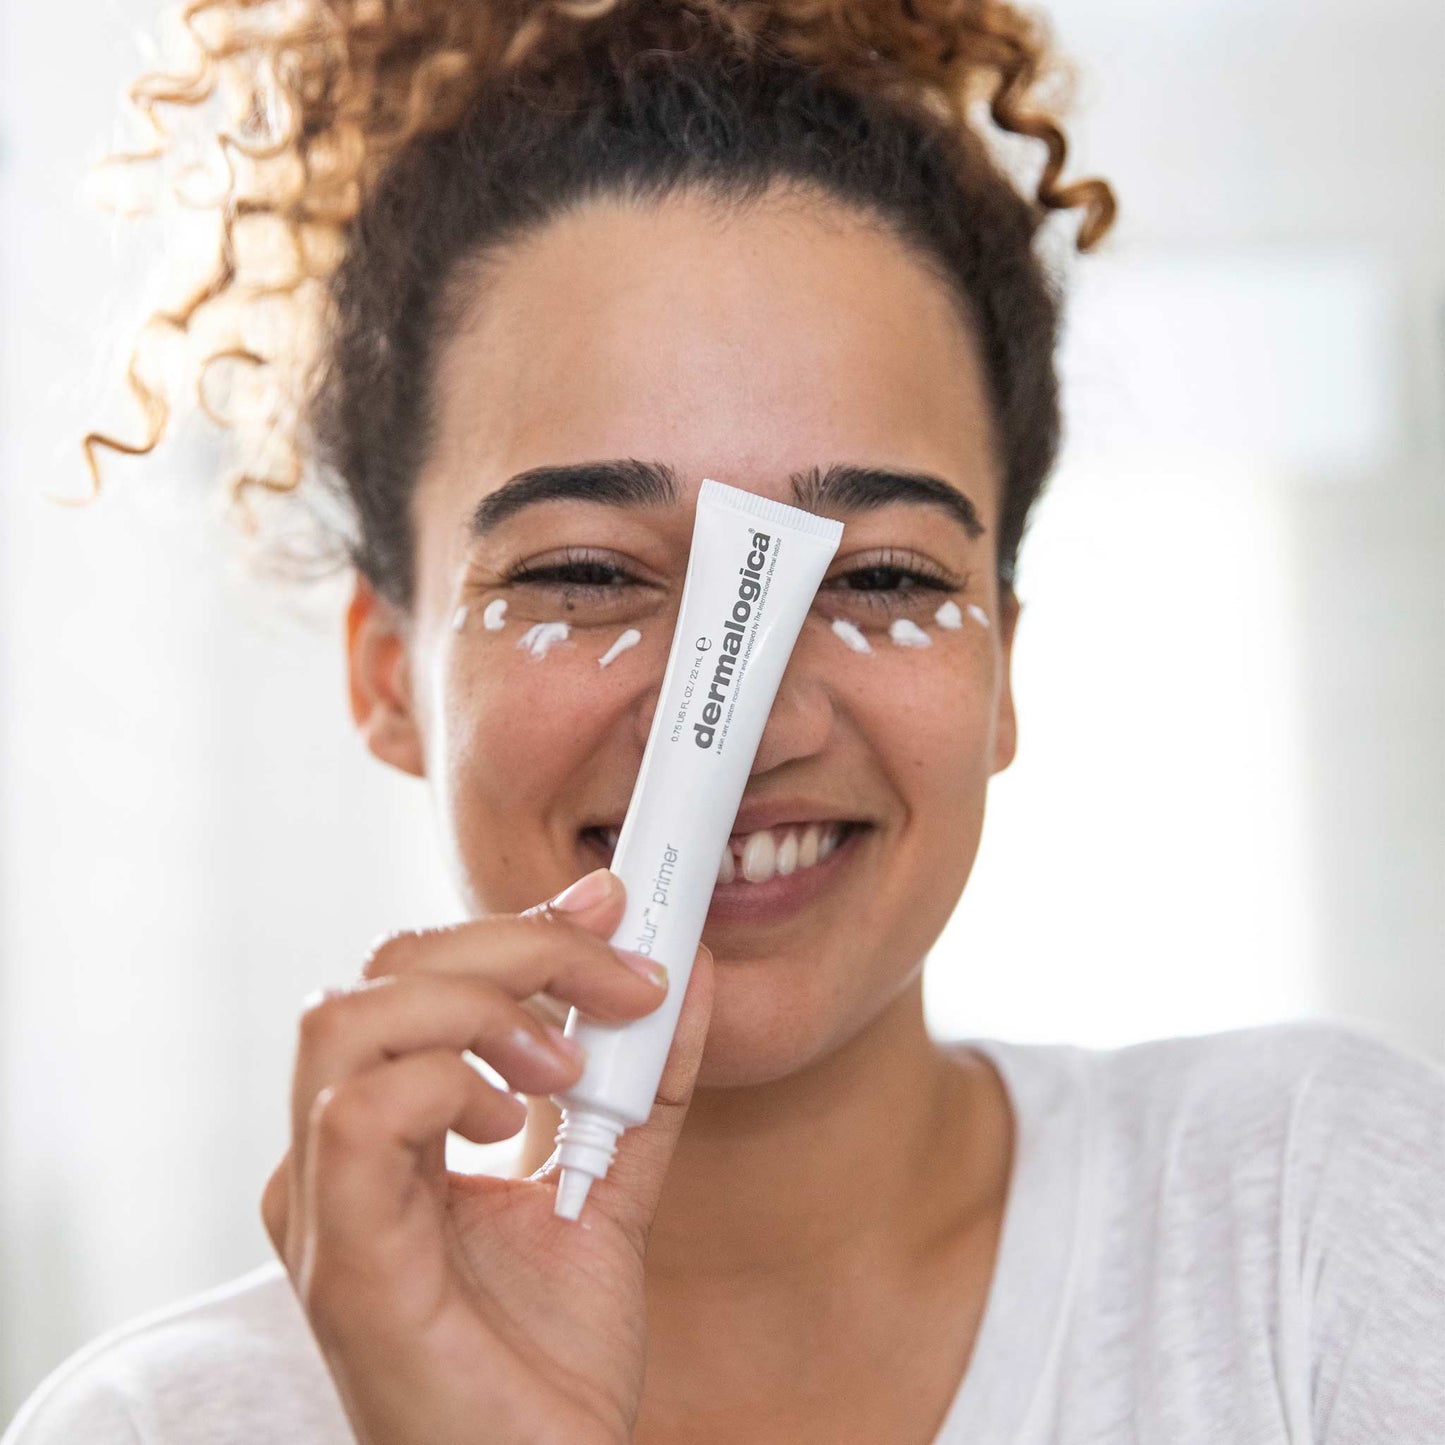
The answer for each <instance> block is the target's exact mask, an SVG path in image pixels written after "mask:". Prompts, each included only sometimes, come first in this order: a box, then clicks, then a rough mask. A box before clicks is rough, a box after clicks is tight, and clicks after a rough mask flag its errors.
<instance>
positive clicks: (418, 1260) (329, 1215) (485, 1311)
mask: <svg viewBox="0 0 1445 1445" xmlns="http://www.w3.org/2000/svg"><path fill="white" fill-rule="evenodd" d="M585 881H590V883H591V886H592V888H593V889H594V890H597V892H596V896H594V897H591V898H590V899H587V901H586V903H585V906H584V907H582V908H581V909H580V910H575V911H573V910H569V908H568V903H569V899H568V895H567V894H566V893H564V894H560V895H559V896H558V897H557V898H556V899H554V900H552V901H551V902H550V903H547V904H544V905H541V906H540V907H539V908H536V909H530V910H528V911H527V912H526V913H522V914H515V915H510V914H509V915H499V916H495V917H489V918H483V919H478V920H475V921H471V922H467V923H463V924H458V925H456V926H454V927H450V928H444V929H435V930H429V931H425V932H416V933H400V934H397V935H395V936H394V937H391V938H388V939H387V940H386V941H385V942H383V943H382V944H381V945H380V946H379V947H377V948H376V949H375V950H374V951H373V953H372V955H371V957H370V959H369V960H368V961H367V964H366V966H365V969H364V971H363V981H362V982H360V983H358V984H357V985H356V986H355V987H354V988H350V989H344V990H335V991H332V992H330V993H328V994H326V995H325V996H324V997H323V998H321V999H320V1001H318V1002H315V1003H313V1004H311V1005H310V1006H308V1007H307V1009H306V1010H305V1013H304V1014H303V1016H302V1018H301V1026H300V1043H299V1048H298V1051H297V1056H296V1070H295V1079H294V1084H293V1090H292V1119H291V1144H290V1147H289V1149H288V1150H287V1152H286V1154H285V1156H284V1157H283V1158H282V1160H281V1163H280V1165H279V1166H278V1167H277V1169H276V1171H275V1173H274V1174H272V1176H271V1178H270V1180H269V1181H268V1183H267V1185H266V1190H265V1194H264V1196H263V1199H262V1206H261V1212H262V1217H263V1219H264V1220H265V1224H266V1231H267V1233H268V1234H269V1235H270V1237H271V1242H272V1244H273V1245H274V1246H275V1248H276V1252H277V1253H278V1254H279V1255H280V1257H281V1259H282V1261H283V1263H284V1264H285V1266H286V1269H287V1271H288V1273H289V1274H290V1276H291V1280H292V1283H293V1286H294V1288H295V1291H296V1295H297V1298H298V1300H299V1301H300V1303H301V1307H302V1309H303V1310H304V1311H305V1312H306V1315H307V1318H308V1320H309V1321H310V1324H311V1329H312V1332H313V1333H314V1334H315V1336H316V1340H317V1343H318V1345H319V1346H320V1349H321V1351H322V1354H323V1355H324V1357H325V1359H326V1362H327V1365H328V1367H329V1369H330V1371H331V1374H332V1376H333V1378H334V1379H335V1381H336V1384H337V1389H338V1392H339V1394H340V1396H341V1400H342V1403H343V1405H344V1406H345V1409H346V1412H347V1415H348V1416H349V1418H350V1420H351V1424H352V1428H353V1429H354V1431H355V1433H356V1436H357V1439H358V1440H359V1441H360V1442H361V1445H416V1442H418V1441H426V1442H427V1445H452V1442H456V1445H462V1442H466V1445H477V1442H479V1441H488V1442H492V1441H495V1442H522V1441H526V1442H528V1445H540V1442H556V1445H623V1442H626V1441H628V1440H630V1439H631V1433H632V1428H633V1423H634V1421H635V1420H636V1417H637V1412H638V1408H639V1404H640V1401H641V1396H642V1381H643V1373H644V1368H645V1364H646V1317H645V1298H644V1278H643V1262H644V1258H645V1256H646V1251H647V1239H648V1233H649V1231H650V1229H651V1225H652V1218H653V1215H654V1213H655V1212H656V1209H657V1202H658V1199H659V1197H660V1195H661V1191H662V1181H663V1176H664V1175H665V1173H666V1171H667V1166H668V1162H669V1160H670V1159H671V1157H672V1151H673V1147H674V1145H675V1143H676V1141H677V1136H678V1133H679V1131H680V1130H681V1128H682V1122H683V1118H684V1116H685V1114H686V1112H687V1106H688V1101H689V1099H690V1098H691V1095H692V1088H693V1083H694V1081H695V1079H696V1077H697V1070H698V1064H699V1062H700V1060H701V1058H702V1049H703V1043H704V1040H705V1039H706V1036H707V1026H708V1018H709V1015H710V1012H711V1008H712V981H713V980H712V956H711V954H710V953H709V952H708V950H707V949H706V948H699V950H698V957H697V959H696V961H695V963H694V966H693V972H692V977H691V980H690V983H689V987H688V990H687V994H686V997H685V999H684V1003H683V1008H682V1013H681V1017H680V1019H679V1021H678V1026H677V1032H676V1035H675V1037H674V1040H673V1046H672V1051H671V1053H670V1054H669V1056H668V1060H667V1065H666V1068H665V1069H664V1072H663V1076H662V1082H661V1084H660V1086H659V1089H658V1096H657V1102H656V1104H655V1105H654V1107H653V1111H652V1117H651V1118H650V1119H649V1120H648V1122H647V1123H646V1124H644V1125H641V1126H639V1127H638V1128H635V1129H628V1130H626V1131H625V1133H624V1134H623V1135H622V1138H621V1139H620V1140H619V1143H618V1150H617V1155H616V1157H615V1158H614V1159H613V1162H612V1166H611V1168H610V1170H609V1171H608V1174H607V1177H606V1178H605V1179H601V1180H597V1181H595V1182H594V1183H593V1185H592V1189H591V1192H590V1193H589V1194H588V1196H587V1202H586V1204H585V1205H584V1207H583V1211H582V1217H581V1219H580V1220H579V1221H577V1222H576V1223H573V1222H571V1221H568V1220H565V1219H560V1218H558V1217H557V1216H555V1215H554V1214H553V1212H552V1209H553V1202H554V1198H555V1192H556V1184H557V1179H558V1177H559V1175H560V1170H559V1169H558V1167H557V1166H556V1164H555V1162H554V1161H552V1160H549V1161H548V1163H547V1164H546V1165H544V1166H543V1168H541V1169H540V1170H538V1171H537V1173H536V1174H534V1175H532V1176H531V1177H530V1178H527V1179H505V1178H497V1177H493V1176H490V1175H465V1174H455V1173H451V1172H449V1171H448V1170H447V1168H446V1134H447V1130H448V1129H455V1130H456V1131H457V1133H459V1134H462V1135H464V1136H465V1137H466V1138H468V1139H472V1140H475V1141H476V1142H478V1143H491V1142H495V1141H497V1140H500V1139H507V1138H510V1137H512V1136H513V1135H515V1134H516V1133H517V1131H518V1130H519V1129H520V1128H521V1127H522V1125H523V1123H524V1122H525V1118H526V1106H525V1104H523V1103H522V1102H521V1101H519V1100H518V1099H516V1098H514V1097H512V1096H511V1095H508V1094H507V1093H505V1092H503V1091H502V1090H500V1089H498V1088H495V1087H494V1086H493V1085H492V1084H490V1083H489V1082H488V1081H487V1080H486V1079H484V1078H483V1077H482V1076H481V1075H480V1074H479V1073H478V1072H477V1070H476V1069H475V1068H473V1067H472V1066H471V1065H470V1064H469V1063H468V1062H467V1061H466V1060H465V1059H464V1058H463V1057H462V1050H463V1049H470V1050H471V1051H472V1053H474V1054H475V1055H476V1056H477V1057H478V1058H481V1059H484V1060H486V1062H487V1063H488V1064H489V1065H491V1067H493V1068H494V1069H495V1070H496V1071H497V1072H498V1073H499V1074H500V1075H501V1076H502V1077H503V1078H504V1079H505V1080H506V1081H507V1083H508V1084H509V1085H511V1086H512V1087H513V1088H514V1089H517V1090H519V1091H523V1092H525V1093H529V1094H553V1093H561V1092H563V1091H564V1090H565V1089H567V1088H568V1087H569V1086H570V1085H571V1084H573V1083H575V1082H576V1080H577V1079H578V1078H579V1077H580V1076H581V1073H582V1064H581V1061H580V1059H577V1058H570V1057H567V1056H566V1055H557V1054H555V1053H554V1052H553V1051H552V1048H551V1045H550V1042H549V1038H548V1033H547V1030H546V1027H545V1025H544V1024H543V1023H542V1022H541V1021H540V1019H539V1018H538V1017H536V1016H535V1015H534V1014H533V1012H531V1011H530V1010H529V1008H528V1007H526V1006H524V1003H523V1001H524V1000H528V999H529V998H531V997H532V996H533V995H536V994H538V993H539V992H542V993H545V994H546V995H548V996H550V997H551V998H552V999H556V1000H559V1001H561V1002H563V1003H565V1004H575V1005H576V1006H577V1007H578V1008H579V1009H581V1010H582V1011H583V1012H584V1013H586V1014H587V1015H588V1016H589V1017H591V1018H594V1019H599V1020H603V1021H607V1022H625V1021H627V1020H630V1019H634V1018H639V1017H641V1016H642V1015H644V1014H646V1013H649V1012H650V1011H651V1010H652V1009H654V1008H656V1007H657V1005H658V1004H659V1003H661V1001H662V999H663V998H664V997H665V990H664V989H663V988H660V987H658V986H657V985H656V984H653V983H650V982H648V981H647V979H645V978H644V977H643V976H642V975H641V974H639V973H637V972H634V971H633V970H632V969H631V968H630V967H628V966H626V965H625V964H624V963H623V962H622V961H621V958H620V956H619V953H618V951H617V950H614V949H613V948H612V947H611V946H610V945H609V944H608V943H607V942H606V940H607V938H608V937H609V936H610V935H611V933H612V932H613V930H614V929H615V928H616V927H617V925H618V923H619V922H620V921H621V917H622V908H623V885H622V882H621V880H620V879H618V878H617V877H616V876H615V875H614V874H612V873H609V872H607V871H606V870H598V873H597V874H592V875H589V879H588V880H585ZM574 887H576V888H577V891H576V892H575V893H573V894H572V898H573V899H575V898H577V897H578V895H579V894H583V893H584V890H583V889H582V888H581V887H580V886H577V885H574ZM570 891H571V890H569V892H570Z"/></svg>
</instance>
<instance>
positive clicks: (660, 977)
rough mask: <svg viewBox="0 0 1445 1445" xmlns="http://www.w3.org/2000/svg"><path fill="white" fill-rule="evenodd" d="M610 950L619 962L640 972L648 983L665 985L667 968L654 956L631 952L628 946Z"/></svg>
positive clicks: (664, 986) (635, 971) (634, 971)
mask: <svg viewBox="0 0 1445 1445" xmlns="http://www.w3.org/2000/svg"><path fill="white" fill-rule="evenodd" d="M612 951H613V953H615V954H616V955H617V959H618V962H619V963H625V964H626V965H627V966H628V968H630V969H631V970H632V971H633V973H640V974H641V975H642V976H643V978H645V979H646V980H647V981H648V983H655V984H656V985H657V986H658V988H666V987H667V969H666V968H665V967H664V966H663V965H662V964H660V963H659V962H658V961H657V960H656V959H655V958H649V957H648V956H647V955H646V954H645V953H633V952H632V950H631V949H630V948H614V949H613V950H612Z"/></svg>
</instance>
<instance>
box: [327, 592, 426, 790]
mask: <svg viewBox="0 0 1445 1445" xmlns="http://www.w3.org/2000/svg"><path fill="white" fill-rule="evenodd" d="M346 663H347V685H348V689H349V692H350V698H351V716H352V718H353V719H354V720H355V722H356V727H357V730H358V731H359V732H360V733H361V738H362V741H363V742H364V743H365V744H366V746H367V748H368V749H369V750H370V751H371V752H372V754H373V755H374V756H376V757H378V758H380V759H381V761H382V762H384V763H390V764H391V765H392V767H394V768H400V769H401V770H402V772H404V773H410V774H412V776H413V777H418V778H422V777H425V776H426V753H425V749H424V747H423V745H422V726H421V721H420V719H419V718H418V717H417V714H416V709H415V707H414V706H413V701H412V691H411V651H410V642H409V638H408V632H407V627H406V620H405V618H404V617H403V616H401V615H400V614H399V613H398V611H397V609H396V608H395V607H394V606H393V605H392V604H391V603H389V602H387V601H386V600H385V599H384V598H382V597H379V596H378V595H377V594H376V591H375V589H374V588H373V587H372V586H371V584H370V583H369V582H368V581H367V580H366V578H365V577H363V576H362V575H361V573H360V572H358V573H357V574H356V581H355V586H354V589H353V591H352V594H351V604H350V606H349V607H348V608H347V609H346Z"/></svg>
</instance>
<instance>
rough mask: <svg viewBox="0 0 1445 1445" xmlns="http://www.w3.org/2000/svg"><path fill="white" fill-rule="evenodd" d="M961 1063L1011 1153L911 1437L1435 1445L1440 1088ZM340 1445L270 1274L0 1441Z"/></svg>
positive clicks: (43, 1403)
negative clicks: (949, 1355)
mask: <svg viewBox="0 0 1445 1445" xmlns="http://www.w3.org/2000/svg"><path fill="white" fill-rule="evenodd" d="M960 1046H961V1047H974V1048H978V1049H981V1050H983V1051H984V1052H985V1053H986V1054H987V1055H988V1056H989V1057H990V1058H991V1059H993V1060H994V1062H995V1063H996V1064H997V1065H998V1067H999V1069H1000V1072H1001V1073H1002V1075H1003V1078H1004V1081H1005V1083H1006V1085H1007V1087H1008V1090H1009V1094H1010V1097H1011V1099H1012V1101H1013V1105H1014V1108H1015V1111H1016V1116H1017V1120H1018V1133H1017V1148H1016V1152H1015V1160H1014V1170H1013V1177H1012V1179H1011V1181H1010V1187H1009V1194H1008V1201H1007V1207H1006V1210H1005V1216H1004V1227H1003V1234H1002V1237H1001V1240H1000V1244H999V1256H998V1260H997V1264H996V1266H995V1272H994V1277H993V1280H992V1284H991V1288H990V1292H989V1297H988V1303H987V1308H986V1310H985V1312H984V1317H983V1323H982V1326H981V1329H980V1333H979V1336H978V1339H977V1342H976V1345H975V1349H974V1353H973V1356H972V1359H971V1360H970V1362H969V1365H968V1370H967V1372H966V1374H965V1375H964V1378H963V1381H962V1383H961V1385H960V1387H959V1390H958V1393H957V1395H956V1396H955V1398H954V1400H953V1403H952V1405H951V1406H950V1408H949V1410H948V1413H947V1416H946V1418H945V1419H944V1421H943V1422H942V1425H941V1427H940V1429H939V1431H938V1433H937V1435H936V1437H935V1441H934V1445H1084V1442H1092V1445H1102V1442H1114V1441H1130V1442H1134V1441H1139V1442H1149V1445H1153V1442H1158V1445H1196V1442H1197V1445H1205V1442H1208V1445H1274V1442H1280V1445H1283V1442H1290V1445H1306V1442H1319V1445H1367V1442H1368V1445H1441V1442H1445V1069H1441V1068H1440V1067H1438V1066H1436V1065H1434V1064H1431V1063H1427V1062H1425V1061H1423V1060H1422V1059H1419V1058H1416V1057H1415V1056H1413V1055H1410V1054H1406V1053H1403V1052H1401V1051H1399V1050H1397V1049H1395V1048H1393V1047H1391V1046H1389V1045H1386V1044H1384V1043H1381V1042H1379V1041H1377V1040H1375V1039H1373V1038H1371V1037H1370V1036H1368V1035H1366V1034H1364V1033H1362V1032H1359V1031H1357V1030H1355V1029H1353V1028H1346V1027H1342V1026H1340V1025H1336V1024H1319V1023H1288V1024H1279V1025H1271V1026H1267V1027H1262V1028H1249V1029H1239V1030H1234V1031H1231V1032H1228V1033H1220V1034H1212V1035H1207V1036H1204V1037H1199V1038H1174V1039H1161V1040H1156V1041H1153V1042H1149V1043H1144V1044H1136V1045H1132V1046H1130V1047H1127V1048H1121V1049H1111V1050H1093V1049H1084V1048H1078V1047H1074V1046H1070V1045H1056V1044H1047V1045H1040V1044H1016V1043H1003V1042H999V1041H997V1040H987V1039H968V1040H962V1041H960ZM352 1441H353V1437H352V1434H351V1432H350V1430H349V1428H348V1425H347V1422H346V1419H345V1416H344V1415H343V1413H342V1410H341V1406H340V1404H339V1402H338V1399H337V1396H336V1393H335V1390H334V1388H333V1386H332V1384H331V1380H330V1376H329V1375H328V1374H327V1371H326V1368H325V1365H324V1363H323V1361H322V1359H321V1356H320V1354H319V1353H318V1351H317V1349H316V1347H315V1345H314V1343H313V1342H312V1338H311V1335H310V1333H309V1331H308V1329H307V1325H306V1322H305V1319H304V1317H303V1316H302V1314H301V1312H300V1309H299V1307H298V1306H297V1304H296V1301H295V1298H294V1296H293V1295H292V1293H291V1289H290V1284H289V1281H288V1280H287V1278H286V1276H285V1274H284V1273H283V1272H282V1270H281V1268H280V1266H279V1265H278V1264H275V1263H270V1264H266V1265H263V1266H261V1267H260V1268H258V1269H256V1270H253V1271H252V1272H251V1273H250V1274H247V1275H244V1276H243V1277H241V1278H240V1279H238V1280H235V1281H234V1282H232V1283H230V1284H227V1285H225V1286H223V1287H221V1288H219V1289H216V1290H212V1291H210V1292H209V1293H206V1294H203V1295H199V1296H197V1297H195V1298H192V1299H189V1300H186V1301H183V1302H181V1303H180V1304H178V1305H174V1306H171V1307H169V1308H167V1309H165V1310H163V1311H160V1312H158V1313H155V1314H151V1315H148V1316H146V1317H144V1318H142V1319H140V1320H137V1321H136V1322H134V1323H133V1324H130V1325H127V1326H125V1327H123V1328H121V1329H119V1330H115V1331H112V1332H111V1333H110V1334H108V1335H105V1336H102V1337H101V1338H100V1339H98V1340H96V1341H95V1342H94V1343H92V1344H91V1345H89V1346H88V1347H86V1348H85V1349H83V1350H81V1351H80V1352H79V1353H78V1354H76V1355H74V1356H73V1357H72V1358H71V1359H70V1360H68V1361H67V1362H66V1363H64V1364H63V1365H61V1366H60V1367H59V1368H58V1369H57V1370H56V1371H55V1372H54V1373H53V1374H52V1375H51V1376H50V1377H49V1378H48V1379H47V1380H46V1381H45V1382H44V1383H43V1384H42V1385H41V1387H40V1388H39V1389H38V1390H37V1391H36V1392H35V1394H34V1395H33V1396H32V1397H31V1399H30V1400H29V1401H28V1402H27V1404H26V1405H25V1407H24V1408H23V1409H22V1410H21V1412H20V1415H19V1416H18V1417H17V1418H16V1420H15V1422H14V1424H13V1425H12V1427H11V1429H10V1431H9V1432H8V1433H7V1434H6V1435H5V1437H4V1440H3V1441H0V1445H62V1442H63V1445H78V1442H85V1445H182V1442H185V1445H300V1442H307V1445H352ZM889 1445H892V1442H889Z"/></svg>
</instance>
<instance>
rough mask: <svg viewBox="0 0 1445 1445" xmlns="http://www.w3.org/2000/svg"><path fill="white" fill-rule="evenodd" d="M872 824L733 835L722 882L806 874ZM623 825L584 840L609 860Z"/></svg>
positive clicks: (783, 827) (785, 827)
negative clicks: (620, 827)
mask: <svg viewBox="0 0 1445 1445" xmlns="http://www.w3.org/2000/svg"><path fill="white" fill-rule="evenodd" d="M869 826H871V825H870V824H868V823H862V822H852V821H844V820H841V819H830V820H829V821H827V822H815V823H783V824H780V825H778V826H777V827H773V828H759V829H758V830H757V831H756V832H752V833H734V834H733V835H732V837H730V838H729V839H728V842H727V847H726V848H724V849H723V854H722V857H721V858H720V859H719V860H718V870H717V881H718V884H719V885H723V884H728V883H770V882H771V881H772V880H773V879H774V878H786V877H788V876H790V875H791V874H793V873H801V872H805V871H806V870H808V869H810V868H816V867H817V866H818V865H819V864H820V863H824V862H826V861H827V860H828V859H829V858H830V857H832V855H833V854H834V853H836V852H837V851H838V849H839V848H840V847H842V846H843V845H844V844H845V843H847V842H848V841H849V840H850V839H852V838H853V837H854V836H855V835H856V834H858V833H860V832H862V831H863V830H864V829H866V828H868V827H869ZM618 833H619V829H617V828H610V827H590V828H583V829H582V841H583V842H584V843H587V844H589V845H590V846H591V847H593V848H595V849H597V850H598V851H600V852H602V853H605V854H606V856H607V858H608V860H609V862H610V860H611V858H612V854H613V851H614V850H615V849H616V847H617V838H618Z"/></svg>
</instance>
